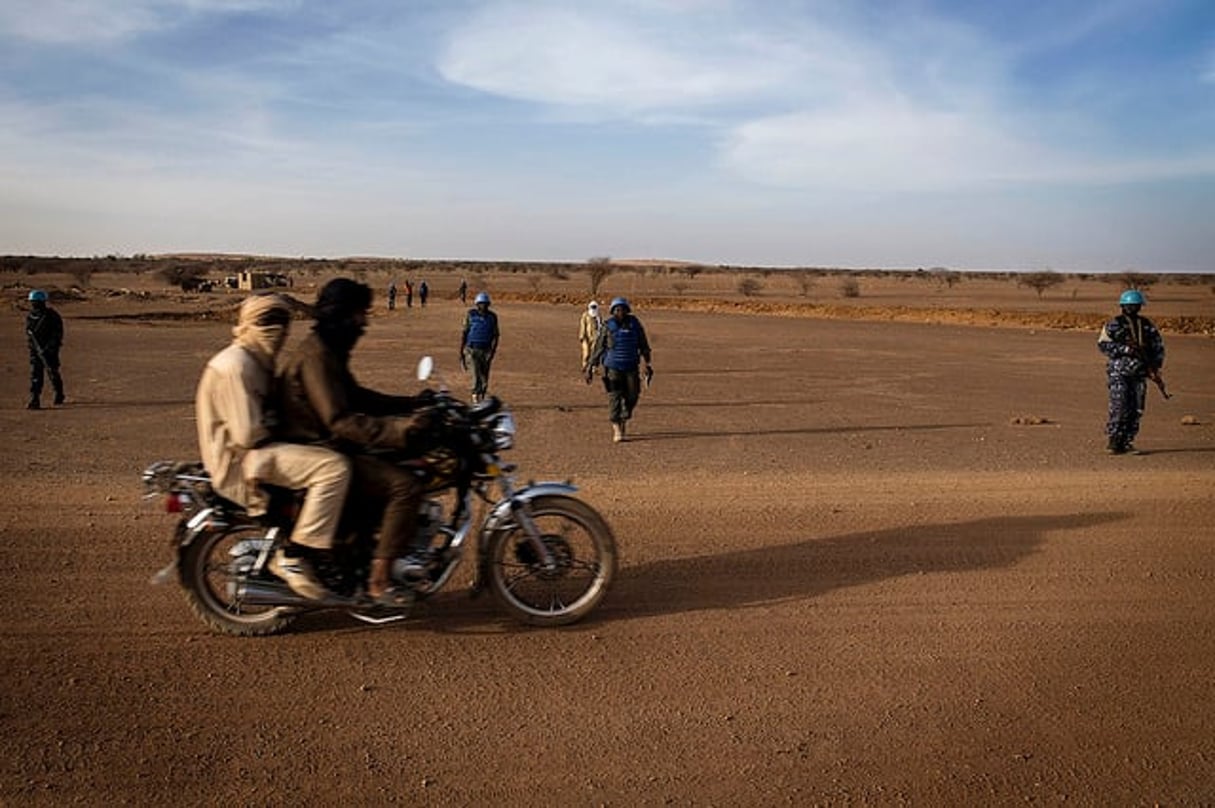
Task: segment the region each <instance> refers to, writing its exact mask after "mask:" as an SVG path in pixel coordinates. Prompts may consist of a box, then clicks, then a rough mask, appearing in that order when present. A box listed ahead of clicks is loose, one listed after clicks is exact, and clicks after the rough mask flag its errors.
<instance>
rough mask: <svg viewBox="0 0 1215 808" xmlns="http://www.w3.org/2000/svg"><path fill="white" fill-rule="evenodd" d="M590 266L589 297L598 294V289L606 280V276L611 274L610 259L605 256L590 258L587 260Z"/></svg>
mask: <svg viewBox="0 0 1215 808" xmlns="http://www.w3.org/2000/svg"><path fill="white" fill-rule="evenodd" d="M587 263H588V264H590V268H591V269H590V272H591V297H595V296H596V295H597V294H599V287H600V286H602V285H603V282H604V281H605V280H607V277H608V275H611V274H612V269H613V267H612V259H611V258H608V257H607V256H600V257H598V258H591V259H588V260H587Z"/></svg>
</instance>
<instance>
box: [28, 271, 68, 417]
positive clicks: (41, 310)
mask: <svg viewBox="0 0 1215 808" xmlns="http://www.w3.org/2000/svg"><path fill="white" fill-rule="evenodd" d="M29 301H30V313H29V314H28V315H27V316H26V318H25V336H26V339H27V340H29V347H30V399H29V402H28V403H27V404H26V405H25V406H26V409H30V410H38V409H42V382H43V375H44V374H45V375H47V376H50V377H51V387H52V388H53V389H54V391H55V399H54V403H55V406H56V407H58V406H59V405H60V404H62V403H63V401H64V398H63V377H62V376H60V375H59V348H60V347H61V346H62V345H63V318H61V317H60V316H59V312H57V311H55V310H54V309H52V308H51V307H50V306H48V305H47V304H46V301H47V294H46V292H44V291H42V290H41V289H34V290H33V291H31V292H30V295H29Z"/></svg>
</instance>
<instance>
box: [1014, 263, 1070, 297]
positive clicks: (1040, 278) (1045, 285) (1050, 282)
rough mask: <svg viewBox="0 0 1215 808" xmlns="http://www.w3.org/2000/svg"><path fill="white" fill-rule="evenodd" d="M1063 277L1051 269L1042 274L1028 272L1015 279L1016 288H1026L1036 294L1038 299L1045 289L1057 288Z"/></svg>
mask: <svg viewBox="0 0 1215 808" xmlns="http://www.w3.org/2000/svg"><path fill="white" fill-rule="evenodd" d="M1063 280H1064V278H1063V276H1062V275H1060V274H1059V273H1058V272H1055V271H1054V270H1052V269H1047V270H1044V271H1042V272H1030V273H1028V274H1025V275H1022V276H1021V277H1019V278H1017V285H1018V286H1028V287H1029V288H1030V289H1033V290H1034V291H1035V292H1037V293H1038V297H1042V293H1043V292H1045V291H1046V290H1047V289H1050V288H1052V287H1055V286H1058V285H1059V284H1061V283H1063Z"/></svg>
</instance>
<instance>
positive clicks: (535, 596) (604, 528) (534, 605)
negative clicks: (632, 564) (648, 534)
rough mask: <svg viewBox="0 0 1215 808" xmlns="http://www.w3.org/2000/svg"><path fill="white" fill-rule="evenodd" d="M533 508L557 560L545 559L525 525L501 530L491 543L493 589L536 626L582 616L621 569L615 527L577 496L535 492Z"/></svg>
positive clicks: (520, 616)
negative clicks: (549, 563)
mask: <svg viewBox="0 0 1215 808" xmlns="http://www.w3.org/2000/svg"><path fill="white" fill-rule="evenodd" d="M530 512H531V517H532V520H533V521H534V522H535V523H536V527H537V529H538V530H539V531H540V535H541V540H542V541H543V542H544V545H545V547H546V548H547V549H548V552H549V555H551V556H552V558H553V562H554V563H553V565H552V566H551V567H549V566H546V565H545V564H544V562H543V559H542V558H540V556H539V554H538V553H537V551H536V549H535V547H534V546H533V545H532V544H531V542H530V541H529V540H528V538H527V536H526V535H525V534H524V533H523V531H522V529H521V528H515V529H514V530H512V531H510V532H507V533H503V534H500V535H499V536H498V537H497V539H496V540H495V541H494V543H493V545H492V546H491V547H490V548H489V553H490V563H489V569H490V575H489V578H490V586H491V587H492V588H493V590H494V595H495V596H496V597H497V598H498V601H499V602H500V603H501V604H502V605H503V606H505V607H506V609H507V610H508V611H509V612H510V613H511V614H512V615H514V616H515V617H516V618H518V619H519V620H522V621H523V622H524V623H529V624H531V625H534V626H563V625H567V624H569V623H573V622H576V621H578V620H581V619H582V618H583V617H585V616H586V615H587V614H589V613H590V612H591V610H592V609H594V608H595V607H596V606H597V605H598V604H599V601H600V600H602V599H603V596H604V594H605V593H606V592H607V589H608V586H609V585H610V584H611V582H612V578H613V576H615V574H616V540H615V539H614V538H613V537H612V531H611V528H609V527H608V524H607V522H605V521H604V520H603V517H601V516H600V515H599V514H598V513H597V512H596V511H595V510H594V509H593V508H591V507H590V506H589V505H587V504H586V503H584V502H581V501H579V500H577V499H574V498H573V497H567V496H547V497H536V498H535V499H533V500H532V501H531V506H530Z"/></svg>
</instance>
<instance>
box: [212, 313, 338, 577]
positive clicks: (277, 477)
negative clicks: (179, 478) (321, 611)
mask: <svg viewBox="0 0 1215 808" xmlns="http://www.w3.org/2000/svg"><path fill="white" fill-rule="evenodd" d="M290 323H291V306H290V304H289V303H288V302H287V300H286V298H284V297H282V296H281V295H275V294H269V295H255V296H253V297H250V298H247V299H246V300H245V301H244V302H243V303H242V304H241V307H240V317H239V321H238V323H237V326H236V327H235V328H234V329H232V334H233V337H234V339H233V340H232V344H231V345H229V346H228V347H227V348H225V349H224V350H222V351H220V352H219V353H217V354H216V355H215V356H213V357H212V358H211V360H210V361H209V362H207V366H206V367H205V368H204V369H203V374H202V378H201V379H200V380H199V383H198V391H197V393H196V395H195V414H196V416H197V422H198V447H199V450H200V453H201V455H202V461H203V466H204V467H205V468H206V469H207V472H208V473H209V474H210V475H211V486H212V487H213V488H214V489H215V490H216V491H217V492H219V493H220V494H221V495H222V496H224V497H226V498H228V499H230V500H232V501H233V502H236V503H239V504H241V505H243V506H245V508H246V509H247V510H248V511H249V513H250V515H252V516H259V515H261V514H263V513H265V511H266V505H267V499H268V498H267V496H266V494H265V492H264V491H262V490H261V489H260V488H259V486H258V484H259V483H269V484H271V485H277V486H281V487H283V488H296V489H298V488H303V489H307V493H306V494H305V495H304V503H303V507H302V508H301V509H300V513H299V518H298V519H296V522H295V528H294V529H293V530H292V533H291V537H290V540H289V541H288V543H287V545H286V546H285V547H284V548H282V549H280V550H279V551H278V552H277V553H275V555H274V557H273V558H271V559H270V571H271V572H273V573H274V574H275V575H277V576H279V577H280V578H282V579H283V580H284V581H286V583H287V585H288V586H290V587H291V589H292V590H294V591H295V592H296V593H297V594H299V595H302V596H303V597H306V598H310V599H312V600H320V599H322V598H324V597H325V595H326V594H327V590H326V589H325V586H324V584H322V583H321V581H320V580H319V579H318V577H317V575H316V570H315V562H316V560H317V559H316V556H317V554H318V553H321V552H324V551H327V550H330V549H331V548H332V547H333V539H334V536H335V534H336V533H337V529H338V522H339V520H340V519H341V515H342V505H343V503H344V502H345V500H346V491H347V488H348V487H349V484H350V464H349V463H348V462H347V460H346V458H344V457H343V456H342V455H340V454H339V453H337V452H334V451H331V450H329V449H325V448H322V447H320V446H300V445H298V444H293V443H282V442H279V441H277V440H276V435H275V427H276V421H277V418H276V414H275V410H274V400H273V398H274V397H273V383H274V360H275V358H276V357H277V356H278V353H279V351H280V349H281V348H282V347H283V342H284V341H285V340H286V338H287V330H288V328H289V326H290Z"/></svg>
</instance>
